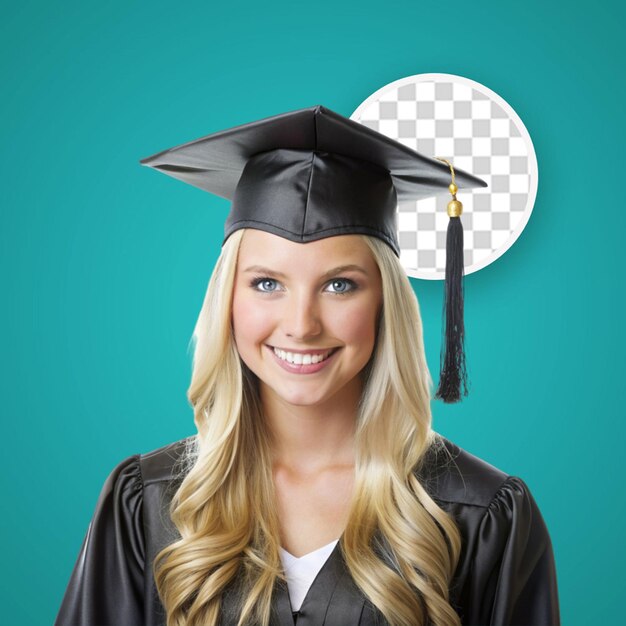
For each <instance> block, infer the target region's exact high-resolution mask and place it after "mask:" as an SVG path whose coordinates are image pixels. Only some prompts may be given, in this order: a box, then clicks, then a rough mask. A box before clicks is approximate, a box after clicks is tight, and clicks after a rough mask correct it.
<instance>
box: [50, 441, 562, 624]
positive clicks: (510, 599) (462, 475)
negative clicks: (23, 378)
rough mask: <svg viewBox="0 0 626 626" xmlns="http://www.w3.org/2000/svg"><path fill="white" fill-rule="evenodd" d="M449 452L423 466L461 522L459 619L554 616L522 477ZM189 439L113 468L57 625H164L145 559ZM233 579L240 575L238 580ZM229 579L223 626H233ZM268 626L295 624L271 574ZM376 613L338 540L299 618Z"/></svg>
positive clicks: (371, 618) (551, 584)
mask: <svg viewBox="0 0 626 626" xmlns="http://www.w3.org/2000/svg"><path fill="white" fill-rule="evenodd" d="M443 441H444V443H445V445H446V447H447V448H448V450H449V451H450V452H451V453H452V455H453V457H454V462H451V461H450V459H449V458H448V457H447V456H446V455H445V454H443V453H442V452H441V451H440V452H439V453H437V454H435V453H431V452H428V453H427V455H426V458H425V461H424V463H423V464H422V468H421V469H420V471H419V476H420V480H421V482H422V484H423V485H424V487H425V488H426V490H427V491H428V492H429V494H430V495H431V497H432V498H433V499H434V500H435V501H436V502H437V504H438V505H439V506H440V507H442V508H443V509H445V510H446V511H447V512H448V513H450V514H451V515H452V516H453V517H454V519H455V520H456V522H457V524H458V526H459V530H460V532H461V536H462V551H461V557H460V560H459V563H458V566H457V569H456V571H455V575H454V577H453V580H452V581H451V585H450V599H451V603H452V606H453V607H454V608H455V610H456V611H457V612H458V614H459V615H460V618H461V622H462V624H468V625H469V624H473V625H478V624H493V625H509V624H510V625H513V624H525V625H527V626H530V625H535V626H547V625H555V624H559V623H560V619H559V605H558V595H557V582H556V571H555V564H554V556H553V551H552V545H551V541H550V537H549V534H548V531H547V528H546V525H545V523H544V520H543V518H542V516H541V513H540V511H539V509H538V507H537V504H536V502H535V500H534V499H533V497H532V495H531V493H530V491H529V489H528V487H527V486H526V484H525V483H524V482H523V481H522V480H521V479H520V478H518V477H515V476H509V475H507V474H505V473H503V472H502V471H500V470H499V469H497V468H495V467H493V466H492V465H490V464H488V463H486V462H485V461H482V460H481V459H479V458H477V457H475V456H473V455H472V454H470V453H468V452H467V451H465V450H463V449H461V448H460V447H458V446H456V445H455V444H453V443H452V442H451V441H449V440H447V439H445V438H444V439H443ZM184 444H185V440H181V441H177V442H174V443H172V444H170V445H168V446H165V447H163V448H159V449H158V450H154V451H153V452H150V453H147V454H136V455H133V456H131V457H128V458H127V459H125V460H123V461H122V462H121V463H119V465H117V467H115V469H114V470H113V471H112V472H111V474H110V475H109V476H108V478H107V480H106V482H105V484H104V486H103V488H102V491H101V493H100V497H99V499H98V502H97V504H96V509H95V512H94V515H93V518H92V520H91V523H90V524H89V528H88V530H87V533H86V536H85V538H84V541H83V543H82V547H81V549H80V553H79V555H78V559H77V561H76V565H75V567H74V570H73V572H72V575H71V578H70V580H69V583H68V586H67V589H66V592H65V595H64V597H63V601H62V603H61V607H60V610H59V613H58V615H57V618H56V621H55V625H56V626H112V625H115V626H139V625H144V624H145V625H151V626H164V625H165V624H166V621H165V612H164V610H163V606H162V604H161V602H160V600H159V597H158V594H157V591H156V587H155V584H154V579H153V576H152V563H153V561H154V558H155V556H156V555H157V554H158V552H159V551H160V550H161V549H162V548H164V547H165V546H166V545H168V544H170V543H172V542H173V541H175V540H176V539H177V538H178V537H179V535H178V533H177V531H176V529H175V527H174V526H173V524H172V522H171V520H170V519H169V515H168V505H169V502H170V499H171V497H172V495H173V493H174V492H175V490H176V488H177V487H178V484H179V483H177V482H176V480H175V479H174V478H173V467H174V464H175V462H176V460H177V459H178V457H179V455H180V454H181V453H182V451H183V448H184ZM235 582H236V581H235ZM236 588H237V586H236V584H234V583H231V585H230V586H229V587H228V588H227V589H226V591H225V593H224V594H223V598H222V617H221V625H220V626H235V625H236V623H237V615H236V614H235V605H236V602H235V600H236ZM272 613H273V614H272V622H271V623H272V626H294V616H293V615H292V610H291V605H290V601H289V594H288V590H287V586H286V584H284V583H283V582H282V581H277V583H276V587H275V589H274V595H273V600H272ZM386 623H387V622H386V621H384V619H383V617H382V614H381V613H380V612H379V611H378V610H377V609H376V607H375V606H374V605H373V604H372V603H371V602H370V601H369V600H368V599H367V598H366V597H365V596H364V595H363V594H362V592H361V591H360V590H359V589H358V588H357V587H356V585H355V583H354V581H353V580H352V578H351V577H350V575H349V573H348V570H347V568H346V566H345V562H344V560H343V558H342V553H341V542H338V543H337V545H336V546H335V548H334V549H333V551H332V552H331V554H330V556H329V557H328V559H327V561H326V562H325V563H324V565H323V566H322V569H321V570H320V571H319V573H318V574H317V577H316V578H315V580H314V581H313V584H312V585H311V587H310V588H309V591H308V593H307V595H306V597H305V599H304V601H303V603H302V606H301V607H300V611H298V612H297V626H374V625H377V626H381V625H384V624H386Z"/></svg>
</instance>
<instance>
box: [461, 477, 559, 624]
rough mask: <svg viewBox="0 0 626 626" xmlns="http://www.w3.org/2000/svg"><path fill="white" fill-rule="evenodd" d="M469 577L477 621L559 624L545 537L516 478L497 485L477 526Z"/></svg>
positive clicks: (551, 562) (536, 510)
mask: <svg viewBox="0 0 626 626" xmlns="http://www.w3.org/2000/svg"><path fill="white" fill-rule="evenodd" d="M472 578H473V585H472V586H473V594H472V597H473V598H474V601H475V602H476V603H478V604H479V605H480V606H481V608H480V609H479V611H478V614H479V615H480V616H481V617H480V618H479V622H480V623H484V624H491V625H494V626H495V625H498V626H504V625H510V626H513V625H522V624H523V625H525V626H554V625H556V626H558V625H559V624H560V616H559V603H558V592H557V581H556V568H555V563H554V555H553V551H552V543H551V541H550V536H549V534H548V530H547V528H546V525H545V522H544V520H543V518H542V516H541V513H540V511H539V508H538V506H537V503H536V502H535V500H534V498H533V496H532V495H531V493H530V490H529V489H528V487H527V485H526V484H525V483H524V482H523V481H522V480H521V479H520V478H517V477H516V476H510V477H509V478H507V479H506V480H505V482H504V483H503V484H502V485H501V487H500V489H499V490H498V492H497V493H496V495H495V496H494V498H493V500H492V501H491V503H490V504H489V506H488V508H487V510H486V512H485V514H484V517H483V518H482V520H481V522H480V527H479V529H478V542H477V548H476V553H475V558H474V573H473V576H472ZM477 608H478V607H476V606H475V607H474V610H476V609H477Z"/></svg>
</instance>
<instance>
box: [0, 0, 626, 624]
mask: <svg viewBox="0 0 626 626" xmlns="http://www.w3.org/2000/svg"><path fill="white" fill-rule="evenodd" d="M624 17H625V15H624V8H623V4H619V3H617V2H615V3H612V2H605V3H600V2H593V3H592V2H579V3H576V4H575V5H572V4H571V3H568V4H565V3H552V4H550V3H546V2H537V1H535V0H532V1H530V0H528V1H526V2H524V3H521V2H519V3H508V2H471V3H470V2H457V1H455V0H449V1H448V2H445V3H432V2H428V3H426V2H417V1H415V0H413V1H411V2H394V1H387V2H384V3H373V2H372V3H369V2H360V3H356V2H348V3H337V2H329V1H326V0H319V1H317V2H315V3H297V2H293V0H291V1H289V2H270V3H267V4H261V3H247V2H236V3H232V4H231V5H229V6H227V4H226V3H208V2H186V3H179V4H178V5H175V4H174V3H171V2H163V1H161V0H151V1H150V2H137V1H131V0H125V1H124V2H119V1H116V2H100V3H93V2H76V1H75V2H62V3H50V2H28V1H27V2H21V3H11V4H8V3H7V4H6V5H5V6H3V10H2V20H1V21H0V79H1V84H2V98H1V100H0V128H1V136H2V140H1V142H0V177H1V183H2V184H1V191H0V194H1V195H0V198H1V223H0V259H1V272H2V274H1V280H2V295H3V297H2V306H1V307H0V316H1V328H2V330H3V339H2V350H3V358H2V368H3V372H2V376H1V378H0V385H1V387H0V393H1V397H2V428H3V432H4V436H3V440H4V446H3V471H2V473H1V476H2V479H1V480H2V483H1V485H0V487H1V488H2V493H3V494H4V497H3V514H2V516H1V525H2V526H1V533H2V538H3V564H4V567H3V568H2V572H1V574H0V575H1V576H2V581H1V582H2V585H1V588H2V592H1V593H2V607H3V610H2V613H3V622H4V623H7V624H18V623H19V624H50V623H52V621H53V619H54V616H55V615H56V612H57V610H58V606H59V604H60V602H61V598H62V595H63V592H64V590H65V586H66V584H67V581H68V579H69V575H70V572H71V570H72V567H73V565H74V561H75V559H76V556H77V554H78V550H79V548H80V545H81V542H82V539H83V536H84V533H85V531H86V529H87V525H88V523H89V519H90V517H91V514H92V512H93V507H94V506H95V503H96V499H97V496H98V493H99V490H100V488H101V486H102V483H103V482H104V479H105V478H106V476H107V474H108V473H109V472H110V471H111V469H112V468H113V467H114V466H115V465H116V464H117V463H118V462H119V461H120V460H122V459H123V458H125V457H127V456H128V455H131V454H134V453H137V452H147V451H149V450H152V449H154V448H156V447H159V446H161V445H164V444H166V443H169V442H170V441H173V440H175V439H179V438H181V437H184V436H186V435H189V434H192V433H193V432H194V426H193V419H192V412H191V409H190V408H189V406H188V404H187V401H186V397H185V392H186V388H187V384H188V381H189V375H190V366H191V353H190V350H189V340H190V338H191V333H192V329H193V325H194V323H195V318H196V315H197V313H198V311H199V309H200V305H201V302H202V298H203V295H204V290H205V288H206V284H207V281H208V279H209V276H210V272H211V269H212V266H213V264H214V262H215V259H216V258H217V255H218V252H219V248H220V243H221V236H222V224H223V220H224V218H225V216H226V214H227V211H228V203H227V202H226V201H225V200H222V199H219V198H215V197H210V196H209V194H206V193H203V192H201V191H200V190H198V189H195V188H193V187H190V186H187V185H184V184H182V183H180V182H178V181H175V180H173V179H171V178H169V177H167V176H163V175H161V174H158V173H156V172H154V171H152V170H149V169H148V168H142V167H141V166H140V165H139V163H138V161H139V159H140V158H142V157H144V156H148V155H151V154H153V153H154V152H157V151H159V150H162V149H165V148H168V147H170V146H173V145H176V144H179V143H182V142H184V141H188V140H191V139H195V138H197V137H199V136H202V135H205V134H208V133H210V132H213V131H217V130H221V129H223V128H227V127H229V126H233V125H236V124H241V123H244V122H248V121H251V120H255V119H259V118H261V117H265V116H269V115H273V114H276V113H280V112H283V111H288V110H293V109H296V108H300V107H305V106H310V105H314V104H319V103H321V104H324V105H325V106H327V107H329V108H331V109H333V110H335V111H337V112H339V113H343V114H344V115H350V114H351V113H352V112H353V111H354V109H355V108H356V107H357V106H358V105H359V104H360V103H361V102H362V101H363V100H364V99H365V98H367V97H368V96H369V95H370V94H371V93H373V92H374V91H376V90H377V89H379V88H380V87H382V86H384V85H386V84H388V83H390V82H392V81H394V80H397V79H399V78H403V77H405V76H410V75H413V74H419V73H430V72H443V73H451V74H459V75H461V76H465V77H467V78H471V79H473V80H476V81H478V82H480V83H483V84H484V85H485V86H487V87H489V88H490V89H492V90H494V91H495V92H496V93H498V94H499V95H501V96H502V97H503V98H504V99H505V100H507V101H508V102H509V104H511V105H512V106H513V108H514V109H515V110H516V111H517V113H518V114H519V116H520V117H521V118H522V120H523V121H524V123H525V125H526V127H527V128H528V130H529V132H530V135H531V137H532V139H533V142H534V145H535V149H536V151H537V158H538V162H539V172H540V183H539V192H538V197H537V201H536V204H535V210H534V213H533V215H532V217H531V220H530V222H529V224H528V226H527V228H526V230H525V231H524V233H523V234H522V236H521V237H520V239H519V240H518V241H517V242H516V243H515V245H514V246H513V247H512V248H511V249H510V250H509V251H508V252H507V253H506V254H505V255H504V256H503V257H501V258H500V259H499V260H498V261H497V262H496V263H494V264H493V265H491V266H489V267H487V268H485V269H483V270H481V271H480V272H478V273H476V274H472V275H470V276H468V277H467V279H466V293H467V296H466V297H467V302H466V317H467V327H468V339H467V349H468V354H469V366H470V375H471V380H472V385H473V386H472V390H471V395H470V397H469V398H468V399H467V400H466V401H465V402H463V403H462V404H460V405H454V406H446V405H442V404H440V403H434V415H435V427H436V428H437V430H439V431H440V432H442V433H443V434H445V435H446V436H447V437H449V438H451V439H452V440H453V441H455V442H456V443H458V444H459V445H461V446H462V447H465V448H466V449H467V450H469V451H470V452H472V453H474V454H476V455H478V456H480V457H482V458H484V459H485V460H487V461H489V462H490V463H492V464H494V465H496V466H498V467H500V468H501V469H503V470H505V471H507V472H509V473H511V474H515V475H518V476H521V477H522V478H523V479H524V480H525V481H526V482H527V484H528V485H529V486H530V488H531V491H532V493H533V495H534V496H535V499H536V500H537V502H538V504H539V506H540V508H541V511H542V513H543V516H544V518H545V520H546V523H547V525H548V528H549V530H550V533H551V536H552V540H553V545H554V551H555V555H556V561H557V569H558V583H559V591H560V601H561V611H562V619H563V623H564V624H568V625H587V624H615V623H618V622H621V619H620V618H621V611H619V606H620V604H621V602H622V601H623V589H624V588H625V586H626V576H625V575H624V573H623V572H624V566H623V564H624V561H625V559H626V548H625V541H624V534H623V527H624V522H623V520H624V514H625V512H626V510H625V505H624V500H625V498H624V487H623V484H624V472H623V469H622V468H623V454H624V453H623V445H624V443H623V442H624V435H625V427H624V419H623V417H624V410H623V406H624V395H625V394H624V384H623V366H622V362H623V354H624V350H625V348H626V345H625V341H624V321H623V320H624V313H625V311H624V309H625V307H624V281H623V279H622V275H623V274H622V271H621V270H622V266H623V248H622V244H623V232H624V227H625V218H624V207H623V205H624V201H623V199H622V196H623V185H624V178H623V158H622V156H621V155H622V154H623V147H622V143H623V140H624V130H625V123H624V117H623V107H624V95H625V93H624V81H623V63H622V61H620V60H619V59H620V58H623V55H624V45H623V43H622V40H623V32H622V29H623V23H624ZM412 284H413V285H414V288H415V290H416V292H417V294H418V297H419V300H420V304H421V309H422V314H423V317H424V325H425V332H426V342H427V353H428V358H429V363H430V366H431V371H432V372H433V377H434V378H435V380H436V378H437V371H438V362H439V361H438V359H439V338H440V332H441V320H440V308H441V287H442V285H441V283H439V282H436V283H435V282H427V281H417V280H413V281H412Z"/></svg>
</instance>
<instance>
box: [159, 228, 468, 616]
mask: <svg viewBox="0 0 626 626" xmlns="http://www.w3.org/2000/svg"><path fill="white" fill-rule="evenodd" d="M244 232H245V229H241V230H238V231H236V232H235V233H233V234H232V235H231V236H230V237H229V238H228V240H227V241H226V242H225V244H224V246H223V249H222V252H221V255H220V257H219V259H218V261H217V264H216V266H215V269H214V271H213V274H212V276H211V279H210V281H209V285H208V289H207V292H206V296H205V299H204V303H203V305H202V309H201V311H200V315H199V318H198V321H197V324H196V327H195V330H194V335H193V342H194V344H195V350H194V357H193V372H192V378H191V384H190V387H189V390H188V398H189V401H190V402H191V404H192V406H193V408H194V416H195V424H196V427H197V429H198V434H197V436H196V437H194V438H192V439H191V442H192V445H191V446H190V447H189V448H188V450H187V455H186V457H185V465H184V469H181V473H182V474H184V479H183V480H182V482H181V484H180V487H179V488H178V490H177V491H176V493H175V495H174V497H173V499H172V502H171V505H170V516H171V519H172V521H173V523H174V524H175V526H176V528H177V529H178V532H179V533H180V539H179V540H178V541H176V542H174V543H172V544H171V545H169V546H167V547H166V548H164V549H163V550H162V551H161V552H160V553H159V554H158V555H157V557H156V559H155V561H154V564H153V568H154V574H155V582H156V586H157V589H158V592H159V595H160V597H161V601H162V603H163V606H164V608H165V610H166V614H167V624H168V626H216V625H217V624H218V623H219V618H220V608H221V598H222V593H223V592H224V591H225V589H226V587H227V586H228V585H229V583H231V582H234V581H235V579H236V577H237V576H238V574H243V576H242V578H241V581H242V587H241V590H242V591H241V594H240V597H239V600H240V606H239V621H238V626H243V625H244V624H249V623H257V624H261V625H262V626H269V620H270V612H271V599H272V592H273V589H274V585H275V582H276V580H277V579H282V580H285V577H284V573H283V570H282V564H281V561H280V554H279V547H280V538H279V521H278V519H277V515H276V507H275V506H274V503H275V501H276V496H275V492H274V483H273V478H272V459H271V454H270V445H269V436H268V432H267V430H266V426H265V422H264V420H263V419H262V413H261V407H260V403H259V397H258V387H257V380H256V377H255V376H254V374H253V373H252V372H251V371H250V370H249V369H248V368H247V367H246V365H245V364H244V363H243V362H242V361H241V359H240V358H239V354H238V352H237V349H236V346H235V342H234V339H233V333H232V325H231V311H232V293H233V286H234V278H235V272H236V265H237V255H238V250H239V246H240V242H241V239H242V237H243V234H244ZM355 236H357V237H361V238H362V240H363V241H365V242H366V243H367V245H368V246H369V249H370V250H371V252H372V255H373V257H374V259H375V261H376V263H377V264H378V267H379V270H380V273H381V278H382V290H383V307H382V311H381V314H380V315H379V319H378V329H377V338H376V344H375V347H374V351H373V354H372V357H371V358H370V360H369V362H368V364H367V366H366V368H365V370H364V371H363V375H364V390H363V397H362V399H361V403H360V404H359V409H358V415H357V427H356V435H355V446H356V458H355V482H354V492H353V496H352V500H351V503H350V512H349V517H348V522H347V525H346V528H345V531H344V533H343V534H342V536H341V538H340V542H341V548H342V552H343V556H344V559H345V562H346V565H347V567H348V569H349V572H350V574H351V575H352V578H353V579H354V581H355V583H356V585H357V586H358V587H359V588H360V589H361V591H362V592H363V594H364V595H365V596H366V597H367V598H368V599H369V601H370V602H371V603H372V604H373V605H375V606H376V607H377V608H378V610H379V611H380V612H381V613H382V614H383V615H384V617H385V619H386V620H387V622H388V623H389V624H391V625H392V626H420V625H425V624H427V623H429V621H430V623H432V624H433V626H456V625H459V624H460V619H459V616H458V615H457V613H456V612H455V611H454V609H453V608H452V606H451V605H450V603H449V594H448V586H449V583H450V580H451V578H452V576H453V574H454V570H455V568H456V565H457V562H458V559H459V554H460V549H461V538H460V532H459V530H458V528H457V526H456V524H455V522H454V520H453V518H452V517H451V516H449V515H448V514H447V513H446V512H445V511H444V510H443V509H441V508H440V507H439V506H438V505H437V504H436V503H435V502H434V500H433V499H432V498H431V497H430V496H429V495H428V493H427V492H426V490H425V489H424V487H423V486H422V484H421V483H420V481H419V480H418V478H417V475H416V470H417V469H418V468H419V467H420V463H421V461H422V459H423V458H424V455H425V453H426V451H427V450H428V449H429V448H430V447H431V446H438V445H440V439H439V437H438V435H437V434H436V433H435V432H434V431H433V430H432V427H431V421H432V418H431V412H430V398H431V393H430V388H431V386H432V380H431V378H430V374H429V371H428V366H427V363H426V359H425V355H424V345H423V339H422V322H421V317H420V313H419V306H418V303H417V299H416V297H415V294H414V292H413V289H412V288H411V285H410V283H409V280H408V278H407V276H406V274H405V272H404V270H403V268H402V266H401V265H400V262H399V259H398V258H397V256H396V255H395V254H394V253H393V251H392V250H391V249H390V248H389V247H388V246H387V244H385V243H384V242H382V241H380V240H378V239H376V238H374V237H370V236H367V235H355ZM250 459H254V463H250Z"/></svg>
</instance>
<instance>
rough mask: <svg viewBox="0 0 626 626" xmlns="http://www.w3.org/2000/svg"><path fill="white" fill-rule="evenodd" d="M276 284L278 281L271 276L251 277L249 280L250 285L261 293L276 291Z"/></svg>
mask: <svg viewBox="0 0 626 626" xmlns="http://www.w3.org/2000/svg"><path fill="white" fill-rule="evenodd" d="M277 284H278V282H277V281H276V280H274V279H273V278H266V277H260V278H253V279H252V281H251V282H250V286H251V287H254V288H255V289H257V290H258V291H261V292H263V293H272V292H273V291H276V286H277Z"/></svg>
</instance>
